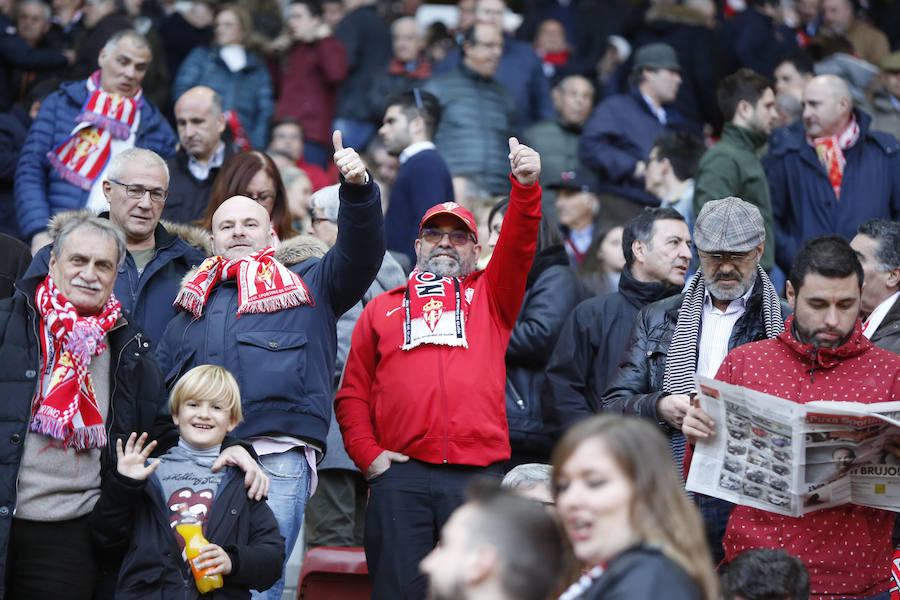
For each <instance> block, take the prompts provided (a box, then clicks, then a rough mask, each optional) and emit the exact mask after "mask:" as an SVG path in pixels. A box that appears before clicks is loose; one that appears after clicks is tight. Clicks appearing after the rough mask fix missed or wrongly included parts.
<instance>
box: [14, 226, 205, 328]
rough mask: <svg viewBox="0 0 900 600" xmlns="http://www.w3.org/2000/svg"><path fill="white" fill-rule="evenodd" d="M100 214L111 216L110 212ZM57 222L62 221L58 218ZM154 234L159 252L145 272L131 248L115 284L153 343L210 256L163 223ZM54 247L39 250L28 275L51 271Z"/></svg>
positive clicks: (115, 290)
mask: <svg viewBox="0 0 900 600" xmlns="http://www.w3.org/2000/svg"><path fill="white" fill-rule="evenodd" d="M100 216H102V217H105V218H109V213H103V214H101V215H100ZM54 225H58V224H57V223H55V222H54ZM154 235H155V236H156V252H155V253H154V254H153V258H152V259H150V262H149V263H147V266H145V267H144V270H143V272H141V273H138V270H137V265H135V263H134V258H132V257H131V253H130V252H129V253H128V254H127V255H126V256H125V262H124V263H122V268H121V269H119V275H118V276H117V277H116V283H115V287H114V288H113V293H114V294H115V295H116V298H117V299H118V300H119V302H121V303H122V308H123V309H125V310H126V311H127V312H128V313H129V314H130V315H131V316H132V319H133V320H134V321H135V322H136V323H137V324H138V325H139V326H140V327H141V329H143V330H144V332H146V334H147V336H148V337H149V338H150V342H151V343H153V344H155V343H157V342H158V341H159V340H160V338H162V334H163V331H165V329H166V325H168V324H169V321H171V320H172V318H173V317H174V316H175V315H176V314H178V311H176V310H175V307H174V306H172V303H173V302H174V301H175V296H176V295H177V294H178V290H180V289H181V280H182V279H183V278H184V275H185V274H186V273H187V272H188V271H190V270H191V269H192V268H194V267H197V266H199V265H200V263H202V262H203V259H205V258H206V253H205V252H203V251H201V250H199V249H197V248H195V247H193V246H191V245H190V244H188V243H187V242H186V241H184V240H183V239H181V238H180V237H178V236H177V235H175V234H173V233H169V232H168V231H167V230H166V228H165V227H163V226H162V225H157V226H156V231H155V232H154ZM50 248H51V246H49V245H48V246H44V247H43V248H41V249H40V250H38V253H37V254H36V255H35V257H34V260H33V261H32V263H31V267H30V268H29V269H28V273H26V277H28V276H29V275H31V274H32V273H34V272H36V271H38V270H42V271H43V272H44V273H46V272H47V268H48V265H49V262H50Z"/></svg>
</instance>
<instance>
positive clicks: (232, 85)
mask: <svg viewBox="0 0 900 600" xmlns="http://www.w3.org/2000/svg"><path fill="white" fill-rule="evenodd" d="M219 50H220V48H219V47H218V46H203V47H200V48H194V49H193V50H191V53H190V54H188V55H187V58H185V59H184V62H182V63H181V67H180V68H179V69H178V75H177V76H176V77H175V83H173V84H172V97H173V98H179V97H180V96H181V94H183V93H185V92H186V91H188V90H189V89H191V88H192V87H194V86H195V85H205V86H207V87H210V88H212V89H214V90H216V91H217V92H219V95H220V96H221V97H222V106H223V107H224V108H225V110H232V109H233V110H234V111H235V112H236V113H237V115H238V119H240V120H241V125H243V126H244V129H245V130H246V131H247V135H248V136H249V137H250V143H251V144H253V147H254V148H258V149H263V148H265V147H266V142H267V141H268V133H269V121H270V120H271V119H272V113H273V111H274V110H275V101H274V100H273V99H272V79H271V78H270V77H269V71H268V69H266V66H265V65H264V64H263V63H262V61H261V60H260V59H259V58H258V57H257V56H256V55H255V54H253V53H252V52H249V51H248V52H247V64H246V65H244V68H243V69H241V70H240V71H238V72H236V73H235V72H232V71H231V69H229V68H228V66H227V65H226V64H225V61H224V60H222V57H221V55H220V54H219Z"/></svg>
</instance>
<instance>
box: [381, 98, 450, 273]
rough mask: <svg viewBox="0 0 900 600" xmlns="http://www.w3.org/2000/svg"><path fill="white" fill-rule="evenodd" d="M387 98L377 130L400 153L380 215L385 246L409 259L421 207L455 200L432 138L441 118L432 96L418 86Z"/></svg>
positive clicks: (392, 150)
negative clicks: (385, 211)
mask: <svg viewBox="0 0 900 600" xmlns="http://www.w3.org/2000/svg"><path fill="white" fill-rule="evenodd" d="M386 104H387V110H386V111H385V113H384V124H383V125H382V126H381V129H379V130H378V134H379V135H380V136H381V139H382V140H383V141H384V147H385V149H386V150H387V151H388V152H390V153H391V154H396V155H399V157H400V170H399V171H398V172H397V179H396V180H395V181H394V185H393V186H391V196H390V204H388V210H387V214H386V215H385V218H384V227H385V236H386V241H387V249H388V250H394V251H397V252H401V253H403V254H405V255H406V256H408V257H409V261H410V262H409V264H410V265H414V264H416V255H415V252H414V245H415V244H414V243H415V241H416V238H417V237H418V236H419V222H420V221H421V220H422V216H423V215H424V214H425V211H427V210H428V209H429V208H431V207H432V206H434V205H435V204H439V203H441V202H453V201H454V196H453V182H452V180H451V178H450V171H449V169H447V164H446V163H445V162H444V159H443V158H441V155H440V154H438V153H437V150H435V146H434V143H433V142H432V141H431V140H432V138H433V137H434V132H435V130H436V129H437V126H438V122H439V121H440V118H441V106H440V104H439V103H438V100H437V98H435V97H434V96H433V95H431V94H429V93H428V92H423V91H421V90H419V89H418V88H417V89H414V90H413V91H411V92H403V93H401V94H395V95H393V96H390V97H389V98H388V100H387V102H386Z"/></svg>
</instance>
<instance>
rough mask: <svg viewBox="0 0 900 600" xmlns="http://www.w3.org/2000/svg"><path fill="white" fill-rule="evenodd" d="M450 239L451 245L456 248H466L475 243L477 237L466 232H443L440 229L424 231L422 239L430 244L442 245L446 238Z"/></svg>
mask: <svg viewBox="0 0 900 600" xmlns="http://www.w3.org/2000/svg"><path fill="white" fill-rule="evenodd" d="M445 235H446V236H447V237H449V238H450V243H451V244H453V245H454V246H465V245H466V244H468V243H469V241H470V240H471V241H473V242H474V241H475V236H473V235H472V234H471V233H466V232H465V231H441V230H440V229H423V230H422V239H423V240H425V241H426V242H428V243H429V244H440V243H441V240H443V239H444V236H445Z"/></svg>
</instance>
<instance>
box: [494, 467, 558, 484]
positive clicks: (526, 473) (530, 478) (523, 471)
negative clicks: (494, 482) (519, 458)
mask: <svg viewBox="0 0 900 600" xmlns="http://www.w3.org/2000/svg"><path fill="white" fill-rule="evenodd" d="M552 476H553V467H551V466H550V465H545V464H542V463H525V464H521V465H518V466H516V467H513V468H512V469H511V470H510V471H509V473H507V474H506V475H504V476H503V481H501V482H500V485H502V486H503V487H505V488H510V489H513V490H515V489H519V488H523V489H526V490H530V489H531V488H533V487H535V486H538V485H541V484H543V485H546V486H547V489H548V490H552V489H553V485H552V483H551V477H552Z"/></svg>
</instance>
